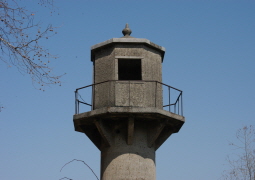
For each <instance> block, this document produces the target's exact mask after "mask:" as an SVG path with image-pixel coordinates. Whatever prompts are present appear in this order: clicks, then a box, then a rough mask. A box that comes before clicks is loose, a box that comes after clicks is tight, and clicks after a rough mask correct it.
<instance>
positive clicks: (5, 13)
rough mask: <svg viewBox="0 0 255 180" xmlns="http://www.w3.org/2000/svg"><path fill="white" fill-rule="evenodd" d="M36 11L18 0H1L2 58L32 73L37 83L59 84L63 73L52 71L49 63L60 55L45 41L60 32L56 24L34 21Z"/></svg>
mask: <svg viewBox="0 0 255 180" xmlns="http://www.w3.org/2000/svg"><path fill="white" fill-rule="evenodd" d="M38 4H40V5H42V6H50V7H52V5H53V0H39V1H38ZM34 16H35V13H33V12H30V11H28V10H27V9H25V8H24V7H20V6H19V5H18V3H17V2H16V1H15V0H8V1H6V0H0V53H1V56H0V60H2V61H3V62H5V63H6V64H7V65H8V66H10V67H11V66H15V67H17V68H18V70H19V71H20V72H21V73H23V74H29V75H30V77H31V79H32V82H33V84H38V85H39V86H41V88H40V89H43V88H42V86H45V85H50V84H59V85H61V82H60V80H59V78H60V77H61V75H60V76H55V75H53V74H52V68H50V66H49V63H50V62H51V59H56V58H57V56H54V55H52V54H50V53H49V50H48V49H47V48H45V47H43V46H42V45H41V41H42V40H43V39H48V38H50V37H51V36H52V35H54V34H55V33H56V32H55V31H54V30H55V29H56V28H54V27H53V26H52V25H48V26H47V27H46V28H44V29H42V28H41V27H40V25H39V24H35V23H34Z"/></svg>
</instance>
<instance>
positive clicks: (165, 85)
mask: <svg viewBox="0 0 255 180" xmlns="http://www.w3.org/2000/svg"><path fill="white" fill-rule="evenodd" d="M111 81H138V82H157V83H159V84H162V85H165V86H167V87H170V88H172V89H175V90H177V91H180V92H182V90H180V89H177V88H175V87H172V86H169V85H167V84H164V83H162V82H159V81H155V80H107V81H102V82H99V83H94V84H90V85H87V86H83V87H80V88H77V89H76V91H77V90H80V89H84V88H87V87H90V86H94V85H98V84H102V83H106V82H111Z"/></svg>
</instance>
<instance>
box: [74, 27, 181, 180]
mask: <svg viewBox="0 0 255 180" xmlns="http://www.w3.org/2000/svg"><path fill="white" fill-rule="evenodd" d="M131 32H132V31H131V29H130V28H129V27H128V24H127V25H126V27H125V28H124V29H123V31H122V33H123V35H124V36H123V37H121V38H112V39H109V40H107V41H104V42H102V43H99V44H96V45H94V46H92V47H91V61H92V62H93V84H91V85H88V86H85V87H81V88H77V89H76V91H75V104H76V106H75V115H74V116H73V122H74V127H75V131H78V132H81V133H84V134H86V135H87V137H88V138H89V139H90V140H91V141H92V142H93V143H94V145H95V146H96V147H97V148H98V149H99V150H100V151H101V175H100V179H101V180H155V179H156V163H155V153H156V150H157V149H158V148H159V147H160V146H161V145H162V144H163V143H164V142H165V141H166V140H167V138H168V137H169V136H170V135H171V134H173V133H177V132H178V131H179V130H180V128H181V127H182V125H183V123H184V121H185V118H184V116H183V110H182V91H181V90H179V89H176V88H174V87H171V86H169V85H166V84H164V83H162V62H163V59H164V54H165V48H164V47H162V46H159V45H157V44H154V43H152V42H151V41H149V40H148V39H141V38H134V37H131V36H130V35H131ZM88 88H90V90H91V91H92V92H91V103H87V102H84V100H83V99H82V98H81V96H80V94H81V92H82V91H84V90H85V89H88ZM82 105H83V106H91V111H88V112H81V111H82Z"/></svg>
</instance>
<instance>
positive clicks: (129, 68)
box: [118, 59, 142, 80]
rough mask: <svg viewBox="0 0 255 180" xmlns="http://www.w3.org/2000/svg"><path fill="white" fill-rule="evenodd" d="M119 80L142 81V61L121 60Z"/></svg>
mask: <svg viewBox="0 0 255 180" xmlns="http://www.w3.org/2000/svg"><path fill="white" fill-rule="evenodd" d="M118 72H119V80H142V68H141V59H119V60H118Z"/></svg>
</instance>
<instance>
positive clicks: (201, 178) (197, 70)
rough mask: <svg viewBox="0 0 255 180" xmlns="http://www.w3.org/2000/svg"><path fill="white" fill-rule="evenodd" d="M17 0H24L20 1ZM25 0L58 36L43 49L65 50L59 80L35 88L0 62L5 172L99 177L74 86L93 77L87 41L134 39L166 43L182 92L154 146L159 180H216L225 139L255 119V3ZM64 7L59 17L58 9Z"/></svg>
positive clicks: (0, 167) (170, 69)
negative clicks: (170, 126) (176, 120)
mask: <svg viewBox="0 0 255 180" xmlns="http://www.w3.org/2000/svg"><path fill="white" fill-rule="evenodd" d="M18 2H19V1H18ZM23 5H25V6H26V7H27V9H30V10H32V11H34V12H35V20H36V21H41V22H42V23H43V24H44V25H45V26H46V25H47V24H48V23H52V24H53V26H57V27H60V28H58V30H57V31H58V34H57V35H55V36H54V37H52V38H51V39H50V40H48V41H45V47H47V48H48V49H50V52H51V53H53V54H57V55H58V56H59V57H60V58H59V59H57V60H56V62H53V63H52V66H53V67H54V70H55V73H56V74H61V73H67V74H66V75H65V76H64V77H63V78H62V81H63V83H62V86H61V87H58V86H52V87H50V88H47V89H46V91H45V92H42V91H39V90H36V89H35V88H34V87H33V85H32V83H31V80H30V77H29V76H28V75H22V74H20V73H19V72H18V71H17V70H16V69H15V67H13V68H8V67H6V65H5V64H4V63H2V62H0V75H1V79H0V83H1V89H0V90H1V93H0V103H1V104H2V105H3V106H4V109H3V110H2V112H0V179H1V180H17V179H26V180H45V179H47V180H48V179H50V180H57V179H60V178H62V177H65V176H66V177H69V178H72V179H74V180H81V179H83V180H84V179H87V180H92V179H96V178H95V177H94V176H93V174H92V173H91V172H90V171H89V169H88V168H87V167H85V166H84V165H82V164H81V163H79V162H76V163H72V164H70V165H68V166H66V167H65V168H64V169H63V171H62V172H60V169H61V167H62V166H63V165H64V164H65V163H66V162H68V161H70V160H72V159H74V158H76V159H81V160H84V161H85V162H87V163H88V164H89V165H90V166H91V168H93V169H94V171H95V172H96V174H97V175H98V176H99V174H100V152H99V150H98V149H97V148H96V147H95V146H94V145H93V144H92V143H91V142H90V140H89V139H88V138H87V137H86V136H85V135H84V134H82V133H78V132H75V131H74V128H73V122H72V115H73V114H74V90H75V89H76V88H78V87H82V86H85V85H89V84H91V83H92V63H91V61H90V47H91V46H92V45H94V44H97V43H100V42H103V41H105V40H108V39H111V38H113V37H121V36H122V33H121V31H122V29H123V28H124V26H125V24H126V23H129V25H130V28H131V29H132V31H133V33H132V36H133V37H137V38H146V39H149V40H151V41H152V42H154V43H156V44H158V45H161V46H163V47H165V48H166V54H165V58H164V62H163V82H164V83H166V84H169V85H171V86H174V87H176V88H178V89H181V90H183V91H184V116H185V117H186V123H185V124H184V126H183V128H182V129H181V130H180V132H179V133H177V134H174V135H172V136H171V137H170V138H169V139H168V140H167V141H166V142H165V143H164V144H163V146H161V147H160V149H159V150H158V151H157V154H156V167H157V179H158V180H171V179H172V180H217V179H218V178H219V177H220V176H221V173H222V171H223V170H224V169H227V168H228V166H227V162H226V157H227V155H231V154H233V153H234V152H235V151H233V150H232V149H231V147H229V145H228V143H229V141H235V132H236V130H237V129H238V128H241V127H243V126H244V125H255V118H254V117H255V95H254V92H255V1H252V0H250V1H248V0H243V1H241V0H239V1H236V0H231V1H230V0H214V1H213V0H212V1H207V0H205V1H202V0H200V1H198V0H197V1H191V0H186V1H185V0H181V1H177V0H173V1H170V0H160V1H145V0H138V1H134V0H133V1H117V0H108V1H89V0H75V1H71V0H69V1H68V0H61V1H60V0H56V2H55V6H56V13H53V15H52V16H50V13H49V10H48V9H45V8H42V7H40V6H38V5H37V4H36V3H35V2H33V1H32V0H27V1H23ZM58 13H59V15H58Z"/></svg>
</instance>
